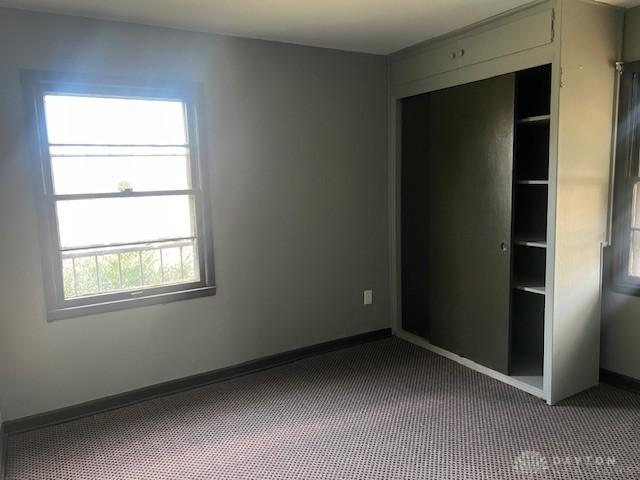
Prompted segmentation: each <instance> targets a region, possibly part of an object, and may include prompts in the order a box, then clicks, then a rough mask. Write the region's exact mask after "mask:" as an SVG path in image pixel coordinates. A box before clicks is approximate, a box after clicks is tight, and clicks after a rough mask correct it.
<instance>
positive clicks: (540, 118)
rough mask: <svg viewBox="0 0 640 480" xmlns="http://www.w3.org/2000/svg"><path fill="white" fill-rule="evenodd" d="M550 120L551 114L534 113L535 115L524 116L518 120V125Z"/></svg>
mask: <svg viewBox="0 0 640 480" xmlns="http://www.w3.org/2000/svg"><path fill="white" fill-rule="evenodd" d="M550 120H551V115H536V116H535V117H526V118H521V119H520V120H518V124H519V125H531V124H538V123H546V122H549V121H550Z"/></svg>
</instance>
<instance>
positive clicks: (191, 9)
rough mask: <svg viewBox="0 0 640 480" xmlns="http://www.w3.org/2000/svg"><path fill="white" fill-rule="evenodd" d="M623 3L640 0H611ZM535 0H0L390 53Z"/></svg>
mask: <svg viewBox="0 0 640 480" xmlns="http://www.w3.org/2000/svg"><path fill="white" fill-rule="evenodd" d="M606 1H607V3H611V4H615V5H619V6H625V7H629V6H635V5H640V0H606ZM529 2H530V0H0V6H7V7H15V8H21V9H26V10H38V11H44V12H53V13H63V14H70V15H80V16H86V17H97V18H106V19H114V20H124V21H129V22H135V23H143V24H149V25H162V26H167V27H175V28H181V29H186V30H196V31H202V32H213V33H221V34H227V35H235V36H241V37H251V38H263V39H269V40H278V41H283V42H289V43H298V44H303V45H314V46H319V47H329V48H337V49H341V50H353V51H359V52H369V53H379V54H387V53H391V52H394V51H396V50H399V49H401V48H404V47H407V46H409V45H413V44H414V43H418V42H420V41H422V40H426V39H428V38H433V37H437V36H439V35H442V34H444V33H447V32H450V31H452V30H455V29H457V28H461V27H464V26H466V25H469V24H471V23H474V22H477V21H480V20H483V19H485V18H488V17H491V16H493V15H496V14H498V13H502V12H505V11H507V10H510V9H512V8H515V7H518V6H520V5H524V4H526V3H529Z"/></svg>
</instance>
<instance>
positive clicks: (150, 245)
mask: <svg viewBox="0 0 640 480" xmlns="http://www.w3.org/2000/svg"><path fill="white" fill-rule="evenodd" d="M197 238H198V237H197V236H195V235H192V236H188V237H174V238H159V239H153V240H143V241H139V242H124V243H100V244H92V245H83V246H81V247H65V248H61V249H60V253H62V254H63V256H64V257H65V258H70V257H72V256H74V255H73V254H69V253H68V252H81V251H85V250H105V252H106V253H116V252H113V251H108V249H113V248H123V249H124V250H127V249H128V250H129V251H130V250H138V247H139V248H140V249H142V250H155V249H156V248H159V246H157V245H158V244H162V245H161V248H170V247H174V246H179V244H181V243H182V242H185V245H187V244H190V243H191V242H193V241H194V240H197ZM165 244H168V245H165ZM173 244H176V245H173ZM133 247H136V248H133ZM98 255H100V253H98ZM75 256H76V257H82V256H86V255H82V254H78V255H75Z"/></svg>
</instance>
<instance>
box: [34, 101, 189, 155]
mask: <svg viewBox="0 0 640 480" xmlns="http://www.w3.org/2000/svg"><path fill="white" fill-rule="evenodd" d="M44 108H45V116H46V123H47V133H48V136H49V143H53V144H61V143H67V144H100V145H103V144H106V145H113V144H119V145H184V144H185V143H187V134H186V129H185V118H184V108H183V104H182V102H180V101H167V100H140V99H130V98H109V97H87V96H73V95H45V97H44Z"/></svg>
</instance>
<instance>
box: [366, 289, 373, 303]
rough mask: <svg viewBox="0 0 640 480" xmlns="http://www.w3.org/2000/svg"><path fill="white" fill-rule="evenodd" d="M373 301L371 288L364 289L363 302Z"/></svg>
mask: <svg viewBox="0 0 640 480" xmlns="http://www.w3.org/2000/svg"><path fill="white" fill-rule="evenodd" d="M372 303H373V290H365V291H364V304H365V305H371V304H372Z"/></svg>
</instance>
